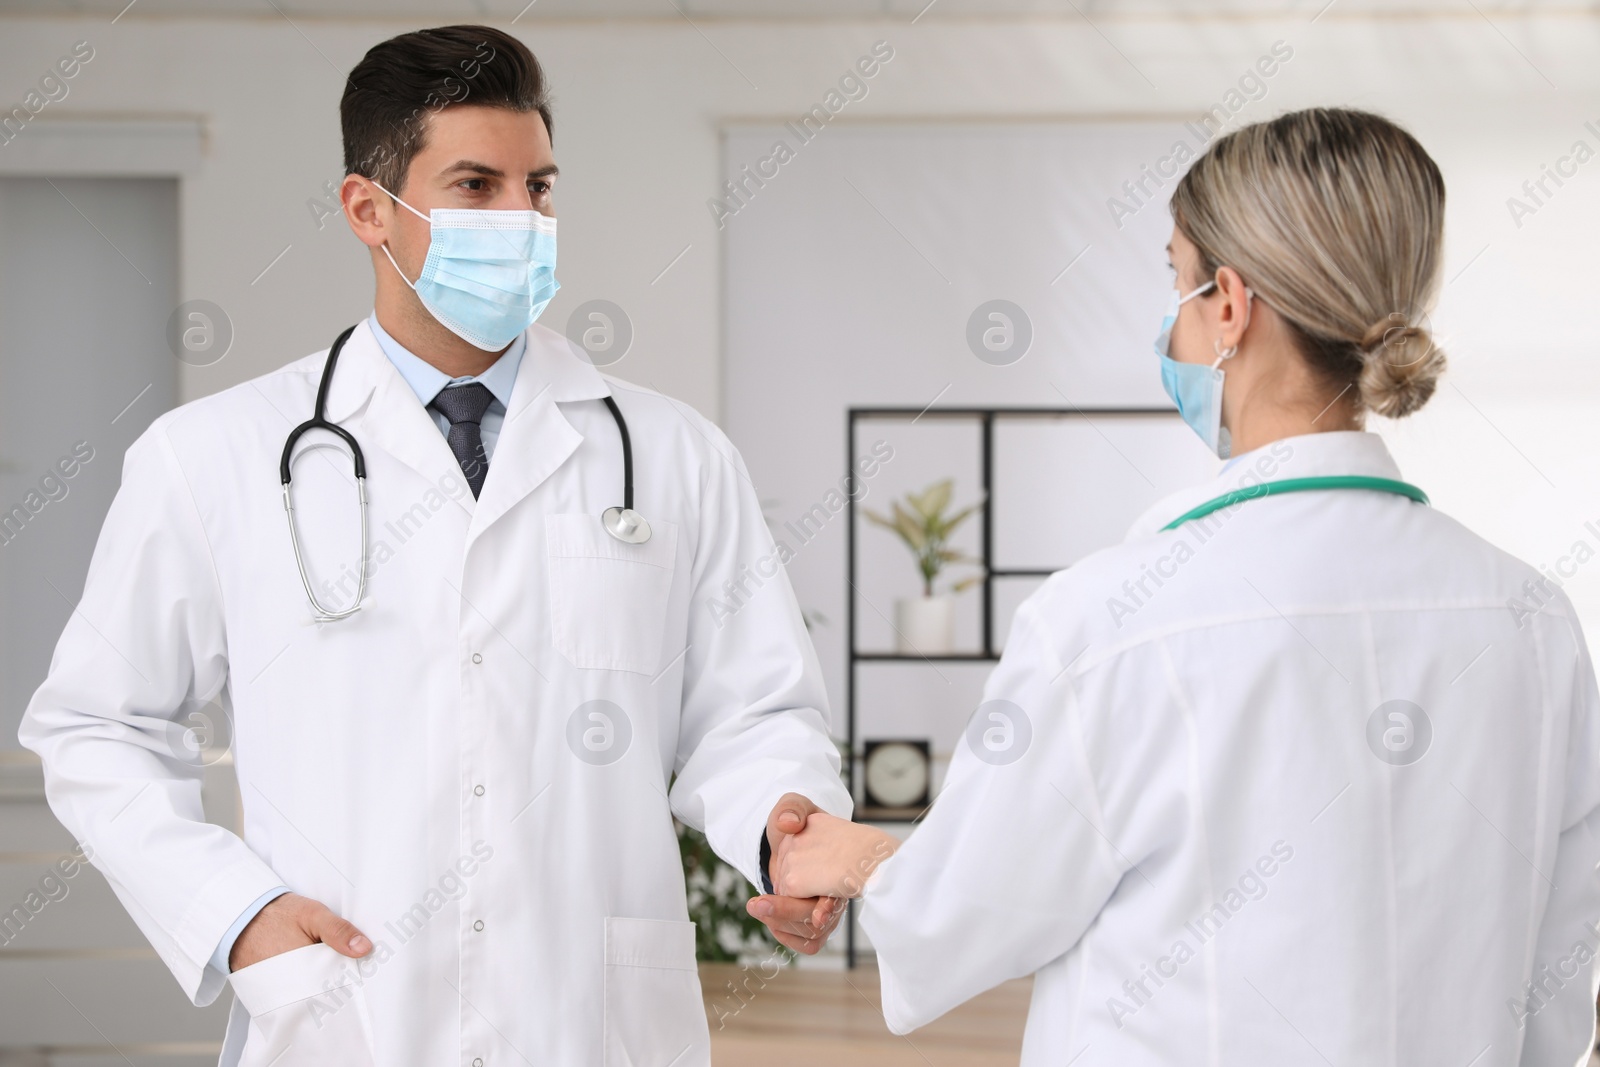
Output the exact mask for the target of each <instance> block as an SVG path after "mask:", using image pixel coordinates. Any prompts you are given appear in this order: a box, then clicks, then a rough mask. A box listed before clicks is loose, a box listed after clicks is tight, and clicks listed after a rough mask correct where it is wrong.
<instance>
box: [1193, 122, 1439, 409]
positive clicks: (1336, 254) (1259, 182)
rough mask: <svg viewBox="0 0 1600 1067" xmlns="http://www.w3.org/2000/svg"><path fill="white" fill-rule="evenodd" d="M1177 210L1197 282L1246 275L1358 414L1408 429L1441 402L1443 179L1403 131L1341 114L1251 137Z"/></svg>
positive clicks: (1228, 143) (1220, 148)
mask: <svg viewBox="0 0 1600 1067" xmlns="http://www.w3.org/2000/svg"><path fill="white" fill-rule="evenodd" d="M1170 206H1171V210H1172V217H1173V221H1174V223H1175V224H1176V225H1177V227H1178V229H1179V230H1180V231H1181V232H1182V233H1183V234H1184V236H1186V237H1187V238H1189V240H1190V241H1192V242H1193V243H1194V244H1195V246H1196V247H1197V248H1199V250H1200V256H1201V267H1202V270H1203V274H1202V275H1201V279H1202V280H1205V279H1210V278H1212V277H1214V276H1215V275H1216V272H1217V269H1218V268H1219V267H1221V266H1223V265H1226V266H1230V267H1232V268H1233V269H1234V270H1236V271H1238V272H1239V274H1240V276H1241V277H1243V278H1244V280H1245V283H1246V284H1248V285H1249V286H1250V287H1251V288H1252V289H1253V290H1254V291H1255V293H1256V295H1257V296H1260V297H1261V298H1262V299H1264V300H1265V301H1266V302H1267V303H1268V304H1270V305H1271V306H1272V307H1273V308H1274V309H1275V310H1276V311H1277V312H1278V313H1279V315H1280V316H1282V318H1283V319H1284V320H1285V321H1286V322H1287V323H1288V325H1289V328H1290V332H1291V334H1292V335H1293V337H1294V340H1295V343H1296V347H1297V348H1298V349H1299V351H1300V354H1301V355H1302V356H1303V357H1304V358H1305V360H1306V362H1307V363H1308V364H1309V365H1310V367H1311V368H1312V370H1313V371H1314V372H1315V373H1316V374H1317V375H1318V376H1319V377H1320V378H1321V379H1322V380H1323V381H1325V382H1327V383H1328V384H1330V385H1331V386H1332V387H1333V388H1335V389H1339V388H1342V389H1345V390H1349V389H1351V388H1354V389H1355V390H1356V393H1357V396H1358V397H1359V399H1360V410H1370V411H1376V412H1377V413H1378V414H1380V415H1385V416H1389V417H1391V418H1399V417H1401V416H1404V415H1409V414H1411V413H1412V412H1413V411H1416V410H1417V409H1418V408H1420V407H1422V405H1423V404H1425V403H1427V401H1428V398H1429V397H1431V396H1432V395H1433V392H1434V389H1435V387H1436V386H1437V385H1438V380H1439V376H1440V374H1442V373H1443V371H1444V367H1445V356H1444V352H1443V351H1442V350H1441V349H1440V348H1439V347H1438V346H1437V345H1435V344H1434V343H1433V338H1432V336H1431V333H1430V330H1429V328H1428V325H1427V313H1428V311H1429V309H1430V308H1431V307H1432V306H1433V300H1434V298H1435V296H1436V295H1437V292H1438V288H1439V284H1438V283H1439V274H1440V268H1441V260H1442V248H1443V243H1444V242H1443V229H1444V178H1443V177H1442V176H1441V175H1440V173H1439V168H1438V166H1437V165H1436V164H1435V163H1434V161H1433V160H1432V159H1431V158H1430V157H1429V156H1428V153H1427V152H1425V151H1424V150H1423V148H1422V146H1421V145H1420V144H1418V143H1417V140H1416V138H1414V137H1412V136H1411V135H1410V134H1409V133H1407V132H1406V131H1405V130H1402V129H1401V128H1400V127H1399V126H1396V125H1395V124H1394V123H1392V122H1390V121H1389V120H1387V119H1385V118H1382V117H1380V116H1378V115H1373V114H1370V113H1368V112H1364V111H1350V110H1344V109H1338V108H1311V109H1309V110H1306V111H1295V112H1291V113H1289V114H1286V115H1282V116H1280V117H1278V118H1276V119H1273V120H1271V121H1269V122H1260V123H1256V124H1254V125H1250V126H1245V127H1243V128H1241V129H1238V130H1235V131H1234V132H1232V133H1230V134H1228V135H1227V136H1225V137H1223V138H1221V139H1220V140H1218V141H1217V142H1216V143H1215V144H1213V145H1212V146H1211V147H1210V148H1209V149H1208V150H1207V151H1206V152H1205V154H1204V155H1202V156H1201V157H1200V158H1199V159H1197V160H1196V161H1195V163H1194V166H1192V167H1191V168H1190V169H1189V171H1188V173H1186V174H1185V175H1184V176H1183V178H1182V180H1180V181H1179V183H1178V187H1177V191H1176V192H1175V193H1174V194H1173V196H1172V202H1171V205H1170Z"/></svg>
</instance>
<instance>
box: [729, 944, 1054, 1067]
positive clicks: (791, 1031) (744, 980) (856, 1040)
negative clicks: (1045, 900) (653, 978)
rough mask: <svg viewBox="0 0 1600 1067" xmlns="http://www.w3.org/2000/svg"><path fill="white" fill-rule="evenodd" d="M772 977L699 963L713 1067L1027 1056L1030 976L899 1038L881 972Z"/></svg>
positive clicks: (982, 1063)
mask: <svg viewBox="0 0 1600 1067" xmlns="http://www.w3.org/2000/svg"><path fill="white" fill-rule="evenodd" d="M772 973H773V968H772V967H768V968H766V969H765V970H761V969H758V968H751V969H749V970H741V969H740V968H739V967H737V966H735V965H733V964H719V963H707V964H701V966H700V985H701V989H702V990H703V991H704V994H705V1000H706V1014H707V1017H708V1018H709V1020H710V1023H711V1061H712V1063H713V1064H714V1065H715V1067H816V1065H817V1064H828V1065H829V1067H869V1065H870V1067H958V1065H959V1067H1001V1065H1005V1067H1016V1063H1017V1059H1018V1057H1019V1056H1020V1055H1021V1051H1022V1023H1023V1020H1024V1019H1025V1018H1026V1016H1027V1014H1028V997H1029V996H1030V994H1031V992H1032V986H1033V981H1032V979H1023V980H1020V981H1016V982H1007V983H1006V984H1005V985H1003V986H1001V987H999V988H998V989H993V990H990V991H989V992H988V993H985V994H983V995H982V996H980V997H976V998H974V999H973V1000H970V1001H968V1002H967V1003H965V1004H963V1005H962V1006H961V1007H959V1008H957V1009H955V1010H954V1011H952V1012H950V1013H949V1014H948V1015H946V1016H944V1017H943V1018H942V1019H939V1020H938V1021H937V1022H934V1023H931V1024H929V1025H928V1026H925V1027H923V1028H922V1029H921V1030H918V1031H917V1032H916V1033H914V1034H912V1035H910V1036H909V1037H896V1036H895V1035H893V1034H891V1033H890V1032H889V1031H888V1029H887V1028H886V1027H885V1026H884V1025H883V1015H882V1014H881V1011H880V1009H879V1001H878V972H877V970H876V969H874V968H872V967H859V968H857V969H856V970H853V971H821V970H802V969H797V968H794V967H786V968H784V969H783V970H781V971H779V972H778V973H777V975H776V976H775V977H772V978H770V979H767V980H766V981H763V980H762V975H764V974H772ZM730 983H732V985H733V987H734V988H733V989H730ZM734 989H737V990H738V993H737V995H736V993H735V992H734Z"/></svg>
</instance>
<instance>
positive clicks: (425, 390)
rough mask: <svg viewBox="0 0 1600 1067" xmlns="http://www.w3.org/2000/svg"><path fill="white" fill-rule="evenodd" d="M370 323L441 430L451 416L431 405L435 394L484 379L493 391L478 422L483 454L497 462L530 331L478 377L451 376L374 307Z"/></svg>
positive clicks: (446, 428)
mask: <svg viewBox="0 0 1600 1067" xmlns="http://www.w3.org/2000/svg"><path fill="white" fill-rule="evenodd" d="M367 325H368V326H370V327H372V335H373V336H374V337H376V338H377V339H378V347H379V348H382V349H383V354H384V355H386V356H388V357H389V362H390V363H393V364H394V366H395V369H396V370H398V371H399V372H400V377H402V378H404V379H405V380H406V384H407V385H409V386H411V390H412V392H414V393H416V394H417V399H418V400H420V401H422V406H423V407H424V408H427V409H428V414H429V415H430V416H432V417H433V424H434V425H435V426H437V427H439V432H440V433H441V434H447V433H449V432H450V420H449V419H447V418H445V417H444V413H443V412H442V411H435V410H433V409H432V408H429V407H428V405H429V404H431V403H433V398H434V397H436V396H438V395H439V391H440V390H441V389H446V388H449V387H450V386H453V385H466V384H467V383H468V382H482V383H483V385H484V388H486V389H488V390H489V392H490V393H492V394H493V395H494V399H493V400H491V401H490V402H489V410H487V411H485V412H484V413H483V421H482V422H481V423H480V424H479V426H480V430H481V433H482V435H483V454H484V457H485V458H486V459H488V460H489V461H490V462H491V463H492V462H494V445H495V442H496V441H498V440H499V439H500V426H501V424H502V423H504V422H505V418H506V412H507V411H509V410H510V409H511V387H512V386H514V385H515V384H516V383H517V368H518V367H519V366H521V365H522V353H523V352H524V351H525V350H526V349H527V347H528V338H527V334H519V335H518V336H517V339H516V340H515V341H512V342H511V347H510V348H507V349H506V350H505V351H504V352H503V353H501V355H500V358H499V359H497V360H495V361H494V363H493V365H492V366H490V367H489V369H488V370H486V371H484V372H483V373H482V374H479V375H477V376H476V377H462V378H452V377H450V376H449V375H447V374H445V372H444V371H442V370H440V369H439V368H438V367H435V366H434V365H433V364H431V363H429V362H428V361H427V360H425V359H423V358H422V357H421V356H418V355H415V354H413V353H412V352H409V351H407V350H406V348H405V346H404V345H402V344H401V343H400V342H399V341H396V340H395V339H394V338H393V337H390V336H389V333H388V331H387V330H385V329H384V328H383V327H382V326H379V325H378V313H377V312H376V311H374V312H373V313H372V314H371V315H369V316H367Z"/></svg>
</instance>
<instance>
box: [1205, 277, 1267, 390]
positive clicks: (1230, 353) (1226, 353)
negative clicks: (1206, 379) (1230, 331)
mask: <svg viewBox="0 0 1600 1067" xmlns="http://www.w3.org/2000/svg"><path fill="white" fill-rule="evenodd" d="M1244 295H1245V311H1244V327H1243V329H1241V330H1240V331H1239V332H1240V334H1241V335H1242V334H1243V333H1244V331H1245V330H1248V329H1249V328H1250V309H1251V308H1252V307H1253V306H1254V305H1253V304H1252V303H1251V301H1252V300H1253V299H1254V297H1255V295H1256V293H1255V290H1254V289H1252V288H1250V287H1249V286H1248V285H1247V286H1245V287H1244ZM1211 350H1212V351H1213V352H1215V353H1216V354H1217V361H1216V362H1215V363H1213V364H1211V369H1212V370H1216V369H1217V368H1218V367H1220V366H1222V364H1223V361H1224V360H1229V359H1232V358H1233V357H1234V356H1236V355H1238V354H1239V346H1238V345H1229V346H1228V347H1227V348H1223V347H1222V338H1220V337H1219V338H1217V339H1216V340H1215V341H1212V342H1211Z"/></svg>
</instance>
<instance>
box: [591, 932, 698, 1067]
mask: <svg viewBox="0 0 1600 1067" xmlns="http://www.w3.org/2000/svg"><path fill="white" fill-rule="evenodd" d="M602 1062H603V1063H604V1067H668V1065H669V1064H670V1065H671V1067H706V1065H708V1064H710V1062H711V1029H710V1027H708V1026H707V1025H706V1009H705V1005H704V1003H702V1001H701V999H700V974H699V971H698V970H697V969H696V967H695V958H694V923H691V922H669V921H665V920H661V919H629V918H622V917H619V916H610V917H608V918H607V919H606V1008H605V1053H604V1056H603V1061H602Z"/></svg>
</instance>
